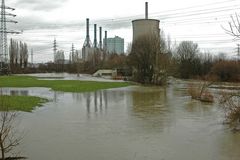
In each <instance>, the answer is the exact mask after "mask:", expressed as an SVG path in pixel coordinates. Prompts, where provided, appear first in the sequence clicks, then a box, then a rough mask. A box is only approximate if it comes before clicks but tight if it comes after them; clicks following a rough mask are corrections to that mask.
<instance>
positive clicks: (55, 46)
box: [53, 38, 57, 63]
mask: <svg viewBox="0 0 240 160" xmlns="http://www.w3.org/2000/svg"><path fill="white" fill-rule="evenodd" d="M56 54H57V40H56V38H54V41H53V61H54V63H56Z"/></svg>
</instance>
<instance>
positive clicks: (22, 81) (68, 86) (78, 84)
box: [0, 76, 130, 92]
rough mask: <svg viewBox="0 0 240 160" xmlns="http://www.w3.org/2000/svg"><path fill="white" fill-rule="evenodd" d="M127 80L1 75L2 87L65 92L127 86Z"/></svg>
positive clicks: (0, 83) (0, 84)
mask: <svg viewBox="0 0 240 160" xmlns="http://www.w3.org/2000/svg"><path fill="white" fill-rule="evenodd" d="M129 85H130V84H129V83H127V82H93V81H78V80H38V79H37V78H35V77H29V76H0V88H1V87H18V88H25V87H46V88H51V89H52V90H54V91H63V92H91V91H96V90H101V89H109V88H119V87H126V86H129Z"/></svg>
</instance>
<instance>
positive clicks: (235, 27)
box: [222, 13, 240, 39]
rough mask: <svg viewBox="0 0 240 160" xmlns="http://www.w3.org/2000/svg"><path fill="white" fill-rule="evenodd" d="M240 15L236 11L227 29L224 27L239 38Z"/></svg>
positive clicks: (227, 31) (228, 32)
mask: <svg viewBox="0 0 240 160" xmlns="http://www.w3.org/2000/svg"><path fill="white" fill-rule="evenodd" d="M239 18H240V16H239V15H238V14H237V13H235V16H233V15H231V21H230V22H228V27H229V28H228V29H226V28H225V27H222V28H223V29H224V30H225V31H226V33H227V34H229V35H231V36H233V37H235V39H239V38H240V20H239Z"/></svg>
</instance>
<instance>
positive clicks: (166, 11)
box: [6, 0, 240, 62]
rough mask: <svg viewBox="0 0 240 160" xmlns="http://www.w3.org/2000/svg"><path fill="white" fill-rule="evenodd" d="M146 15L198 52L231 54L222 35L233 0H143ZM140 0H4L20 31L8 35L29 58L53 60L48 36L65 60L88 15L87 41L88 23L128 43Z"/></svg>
mask: <svg viewBox="0 0 240 160" xmlns="http://www.w3.org/2000/svg"><path fill="white" fill-rule="evenodd" d="M148 2H149V18H156V19H159V20H160V28H161V30H163V31H164V32H165V34H166V36H167V35H169V36H170V37H171V39H172V41H173V42H175V41H176V43H178V42H180V41H182V40H192V41H194V42H197V43H198V44H199V47H200V48H201V51H203V52H207V51H209V52H213V53H218V52H226V53H228V54H229V55H234V54H236V44H237V43H238V42H237V41H233V40H232V37H231V36H229V35H227V34H226V33H225V32H224V30H223V29H222V27H221V26H225V27H227V25H228V24H227V23H228V21H230V15H233V14H235V13H239V14H240V1H239V0H211V1H210V0H181V1H180V0H167V1H166V0H164V1H163V0H149V1H148ZM144 4H145V0H131V1H130V0H119V1H113V0H101V1H98V0H87V1H83V0H54V1H51V0H7V1H6V5H7V6H10V7H13V8H15V9H16V10H15V11H13V13H14V14H17V17H16V18H15V20H17V21H18V22H19V23H18V24H16V25H13V24H9V25H8V29H9V30H19V31H23V34H20V35H9V36H8V37H9V38H11V37H12V38H14V39H18V40H22V41H25V42H27V43H28V45H29V48H32V49H33V50H34V62H46V61H52V60H53V53H52V52H53V51H52V46H53V44H52V43H53V39H54V37H56V39H57V42H58V49H62V50H64V51H65V53H66V54H65V55H66V58H68V54H69V51H70V49H71V45H72V43H74V45H75V48H77V49H81V48H82V45H83V42H84V39H85V36H86V35H85V28H86V27H85V20H86V18H90V33H91V35H90V36H91V40H92V41H93V24H95V23H96V24H98V27H99V26H102V27H103V30H107V31H108V37H113V36H115V35H117V36H120V37H122V38H124V39H125V46H127V44H128V43H130V42H131V41H132V23H131V21H132V20H134V19H138V18H144Z"/></svg>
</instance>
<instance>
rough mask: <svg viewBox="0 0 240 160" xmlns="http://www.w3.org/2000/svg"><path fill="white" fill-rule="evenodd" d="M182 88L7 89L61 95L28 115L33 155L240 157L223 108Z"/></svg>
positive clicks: (239, 140)
mask: <svg viewBox="0 0 240 160" xmlns="http://www.w3.org/2000/svg"><path fill="white" fill-rule="evenodd" d="M179 88H180V89H179ZM179 88H178V86H177V85H176V86H169V87H166V88H160V87H158V88H156V87H138V86H135V87H128V88H122V89H112V90H102V91H97V92H89V93H63V92H52V91H49V90H47V89H39V88H38V89H22V91H28V93H27V92H20V91H21V89H4V90H3V92H4V93H8V94H10V93H11V94H28V95H34V96H40V97H42V96H44V97H48V98H49V97H52V98H53V99H55V101H53V102H49V103H47V104H45V105H44V106H43V107H42V108H44V109H43V110H36V111H34V112H33V113H22V116H21V117H22V121H21V127H22V128H24V129H26V130H27V131H28V132H27V135H26V136H25V137H24V140H23V145H22V144H21V149H23V153H24V155H26V156H27V157H29V159H34V160H42V159H51V160H57V159H79V158H80V157H81V158H80V159H104V160H113V159H116V160H129V159H138V160H145V159H152V160H159V159H166V160H167V159H169V160H176V159H177V160H192V159H194V160H210V159H212V160H229V159H232V160H238V159H239V157H240V152H239V150H240V148H239V147H240V134H233V133H232V132H230V131H229V130H228V129H224V127H223V125H222V124H221V123H219V122H222V120H223V119H221V112H220V108H219V107H218V106H217V105H216V104H213V105H212V104H203V103H200V102H196V101H193V100H191V98H189V96H186V95H187V94H186V93H187V91H186V90H185V89H182V85H180V87H179ZM11 90H12V91H13V92H10V91H11ZM15 91H19V92H15ZM46 139H47V140H46ZM62 144H64V145H62ZM113 144H114V147H113ZM59 152H62V153H64V154H58V153H59ZM25 153H26V154H25ZM79 156H80V157H79Z"/></svg>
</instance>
